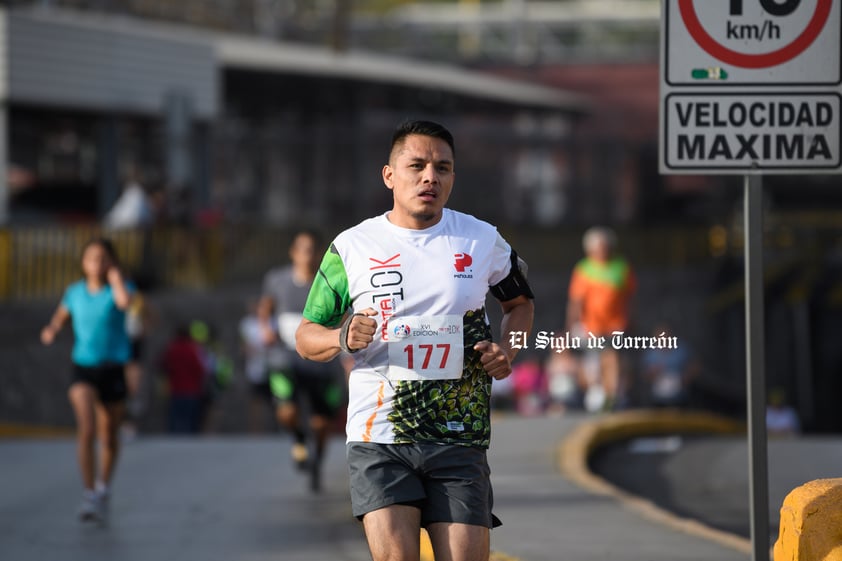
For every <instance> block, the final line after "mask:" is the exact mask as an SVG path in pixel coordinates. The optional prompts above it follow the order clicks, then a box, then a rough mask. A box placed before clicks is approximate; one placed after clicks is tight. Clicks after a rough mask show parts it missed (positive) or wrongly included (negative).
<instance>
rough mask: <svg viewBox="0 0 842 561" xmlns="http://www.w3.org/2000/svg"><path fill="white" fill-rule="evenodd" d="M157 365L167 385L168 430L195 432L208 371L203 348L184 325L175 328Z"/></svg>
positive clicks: (198, 428)
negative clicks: (159, 366) (165, 378)
mask: <svg viewBox="0 0 842 561" xmlns="http://www.w3.org/2000/svg"><path fill="white" fill-rule="evenodd" d="M160 364H161V369H162V370H163V372H164V374H165V375H166V377H167V382H168V390H169V392H168V393H169V400H170V403H169V414H168V422H167V427H168V429H169V431H170V432H173V433H186V434H196V433H198V432H199V431H200V429H201V425H202V399H203V397H204V393H205V384H206V378H207V370H206V364H205V361H204V359H203V357H202V349H201V347H200V346H199V345H198V343H196V341H194V340H193V338H192V337H191V335H190V330H189V329H188V327H187V326H179V327H178V328H176V332H175V335H174V336H173V338H172V339H171V340H170V342H169V343H168V344H167V346H166V348H165V349H164V352H163V354H162V355H161V361H160Z"/></svg>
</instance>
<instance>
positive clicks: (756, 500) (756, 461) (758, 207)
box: [743, 175, 769, 561]
mask: <svg viewBox="0 0 842 561" xmlns="http://www.w3.org/2000/svg"><path fill="white" fill-rule="evenodd" d="M743 201H744V202H743V213H744V240H745V241H744V247H743V251H744V255H745V297H746V309H745V315H746V395H747V400H748V451H749V454H748V469H749V474H748V475H749V501H750V505H749V506H750V512H751V543H752V560H753V561H769V476H768V455H767V450H766V448H767V446H766V368H765V360H764V359H765V357H764V353H765V345H764V340H765V333H764V326H763V322H764V313H763V312H764V310H763V177H762V176H761V175H746V176H745V183H744V198H743Z"/></svg>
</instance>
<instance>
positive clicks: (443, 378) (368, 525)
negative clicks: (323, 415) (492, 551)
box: [297, 121, 533, 561]
mask: <svg viewBox="0 0 842 561" xmlns="http://www.w3.org/2000/svg"><path fill="white" fill-rule="evenodd" d="M454 154H455V150H454V143H453V137H452V135H451V134H450V132H449V131H448V130H447V129H445V128H444V127H443V126H441V125H439V124H437V123H433V122H429V121H410V122H407V123H404V124H402V125H400V126H399V127H398V128H397V130H396V131H395V133H394V135H393V137H392V144H391V152H390V154H389V161H388V164H386V165H385V166H384V167H383V170H382V176H383V182H384V183H385V184H386V187H387V188H388V189H389V190H391V191H392V196H393V206H392V209H391V211H389V212H386V213H385V214H382V215H380V216H377V217H374V218H371V219H368V220H365V221H364V222H362V223H360V224H358V225H357V226H355V227H353V228H351V229H349V230H346V231H344V232H342V233H341V234H340V235H339V236H338V237H337V238H336V239H335V240H334V242H333V243H332V244H331V246H330V248H329V250H328V252H327V253H326V254H325V256H324V259H323V260H322V263H321V267H320V269H319V274H318V276H317V277H316V279H315V281H314V283H313V288H312V290H311V291H310V296H309V298H308V300H307V306H306V308H305V309H304V319H303V320H302V322H301V325H300V327H299V328H298V332H297V343H298V345H297V349H298V352H299V353H300V354H301V355H302V356H303V357H305V358H308V359H311V360H317V361H324V360H330V359H331V358H333V357H335V356H337V355H338V354H339V353H340V352H341V351H345V352H348V353H351V355H352V356H353V358H354V366H353V369H352V370H351V373H350V377H349V392H350V395H349V405H348V420H347V426H346V431H347V441H348V444H347V455H348V464H349V471H350V483H351V503H352V507H353V512H354V515H355V516H356V517H358V518H359V519H361V520H362V524H363V527H364V529H365V533H366V537H367V539H368V545H369V549H370V550H371V555H372V558H373V559H374V561H382V560H385V559H390V560H409V559H418V551H419V540H420V528H421V527H425V528H426V529H427V531H428V533H429V535H430V540H431V543H432V545H433V549H434V553H435V557H436V559H452V560H459V561H487V559H488V557H489V535H490V534H489V529H490V528H492V527H493V526H497V525H499V523H500V522H499V520H498V519H497V518H496V516H494V515H493V514H492V503H493V498H492V490H491V482H490V477H489V467H488V462H487V459H486V449H487V448H488V445H489V442H490V436H491V430H490V415H489V411H490V404H489V398H490V394H491V383H492V378H493V379H498V380H500V379H503V378H505V377H507V376H508V375H509V374H510V373H511V371H512V360H513V359H514V357H515V354H516V353H517V350H516V349H512V348H511V347H510V345H509V344H508V337H506V336H503V337H501V338H502V341H501V342H500V343H495V342H492V340H491V338H492V337H491V326H490V325H489V323H488V319H487V317H486V312H485V309H484V306H485V298H486V294H487V292H488V291H489V288H490V290H491V293H492V294H493V295H494V296H495V297H496V298H497V299H498V300H499V301H500V303H501V306H502V309H503V319H502V324H501V326H500V327H501V333H504V334H505V333H509V332H510V331H523V332H528V331H529V330H530V328H531V326H532V317H533V303H532V298H533V296H532V292H531V290H530V288H529V285H528V283H527V281H526V275H525V264H524V263H523V262H522V261H521V260H520V259H519V258H518V257H517V255H516V254H515V252H514V251H513V250H512V249H511V247H510V246H509V245H508V244H507V243H506V242H505V241H504V240H503V238H502V237H501V236H500V235H499V234H498V233H497V231H496V229H495V228H494V227H493V226H491V225H490V224H488V223H486V222H482V221H480V220H478V219H476V218H474V217H472V216H469V215H467V214H462V213H460V212H456V211H453V210H450V209H447V208H445V205H446V203H447V200H448V198H449V196H450V193H451V190H452V188H453V183H454Z"/></svg>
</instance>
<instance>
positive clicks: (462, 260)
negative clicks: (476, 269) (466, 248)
mask: <svg viewBox="0 0 842 561" xmlns="http://www.w3.org/2000/svg"><path fill="white" fill-rule="evenodd" d="M454 257H455V258H456V263H454V264H453V266H454V267H456V271H457V272H459V273H464V272H465V268H466V267H470V266H471V263H473V262H474V260H473V259H471V256H470V255H468V254H467V253H457V254H456V255H454Z"/></svg>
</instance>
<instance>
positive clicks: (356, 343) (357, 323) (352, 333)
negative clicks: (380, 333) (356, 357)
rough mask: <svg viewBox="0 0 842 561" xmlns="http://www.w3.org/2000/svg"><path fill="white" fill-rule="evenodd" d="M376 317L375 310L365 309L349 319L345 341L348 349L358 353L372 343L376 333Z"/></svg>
mask: <svg viewBox="0 0 842 561" xmlns="http://www.w3.org/2000/svg"><path fill="white" fill-rule="evenodd" d="M376 315H377V310H375V309H374V308H366V309H365V310H363V311H361V312H357V313H355V314H354V315H353V316H352V317H351V324H350V325H349V326H348V335H347V340H346V343H347V345H348V348H349V349H351V350H352V351H359V350H362V349H365V348H367V347H368V346H369V345H370V344H371V342H372V341H374V334H375V333H376V332H377V320H375V319H374V316H376Z"/></svg>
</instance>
